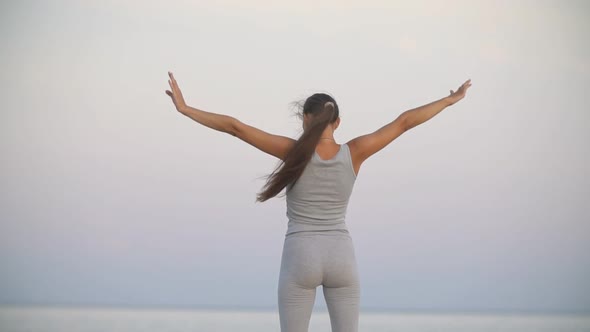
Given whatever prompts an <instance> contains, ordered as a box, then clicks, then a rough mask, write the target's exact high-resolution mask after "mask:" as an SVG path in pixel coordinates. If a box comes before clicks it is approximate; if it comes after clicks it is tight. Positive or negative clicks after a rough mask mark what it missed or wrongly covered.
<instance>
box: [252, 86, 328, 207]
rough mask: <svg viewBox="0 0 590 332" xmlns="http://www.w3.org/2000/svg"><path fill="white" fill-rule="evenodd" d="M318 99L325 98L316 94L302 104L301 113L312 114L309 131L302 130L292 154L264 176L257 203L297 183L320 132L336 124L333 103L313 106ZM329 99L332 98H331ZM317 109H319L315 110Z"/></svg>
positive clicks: (290, 152)
mask: <svg viewBox="0 0 590 332" xmlns="http://www.w3.org/2000/svg"><path fill="white" fill-rule="evenodd" d="M318 96H326V95H324V94H315V95H313V96H312V97H310V98H308V100H307V101H306V102H305V105H304V108H303V113H304V114H308V113H312V114H314V115H313V116H312V118H311V122H310V124H309V126H308V128H306V130H304V132H303V134H301V136H300V137H299V139H298V140H297V141H296V142H295V145H294V146H293V148H292V149H291V151H289V152H288V153H287V155H286V157H285V160H284V161H283V162H282V163H280V164H279V165H278V166H277V168H276V169H275V170H274V171H273V172H272V173H271V174H270V175H268V176H267V182H266V184H265V185H264V187H263V188H262V192H260V193H259V194H258V195H257V199H256V201H257V202H264V201H266V200H268V199H270V198H272V197H275V196H276V195H278V194H279V193H280V192H281V191H282V190H283V189H284V188H285V187H287V185H289V184H290V183H293V184H295V183H296V182H297V180H298V179H299V177H300V176H301V174H303V171H304V170H305V166H307V163H308V162H309V161H310V160H311V157H312V156H313V153H314V152H315V148H316V146H317V144H318V142H319V141H320V137H321V136H322V133H323V132H324V130H325V129H326V127H328V124H330V123H332V122H334V121H336V119H337V118H338V113H339V112H338V109H337V106H336V104H335V102H333V101H326V102H324V103H323V104H320V105H321V106H319V107H314V105H313V104H315V103H317V101H316V100H314V99H313V98H318ZM322 99H324V98H322ZM330 99H332V98H331V97H330ZM332 100H333V99H332ZM310 105H311V106H310ZM314 108H315V110H314ZM318 108H319V110H317V109H318ZM314 111H315V112H314Z"/></svg>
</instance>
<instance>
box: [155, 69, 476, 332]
mask: <svg viewBox="0 0 590 332" xmlns="http://www.w3.org/2000/svg"><path fill="white" fill-rule="evenodd" d="M168 75H169V76H170V80H168V83H169V84H170V88H171V90H166V94H167V95H168V96H170V97H171V98H172V101H173V103H174V106H175V107H176V109H177V110H178V111H179V112H180V113H182V114H184V115H186V116H188V117H190V118H192V119H193V120H195V121H197V122H198V123H200V124H202V125H204V126H207V127H209V128H212V129H215V130H218V131H222V132H225V133H228V134H231V135H233V136H236V137H238V138H239V139H241V140H243V141H245V142H247V143H249V144H251V145H253V146H255V147H256V148H258V149H260V150H261V151H264V152H266V153H268V154H271V155H273V156H275V157H277V158H279V159H280V160H281V161H282V162H281V164H280V165H279V167H277V169H275V171H274V172H272V174H271V175H269V177H268V181H267V183H266V185H265V186H264V187H263V190H262V192H261V193H259V194H258V198H257V201H260V202H264V201H266V200H268V199H270V198H272V197H275V196H276V195H278V194H279V193H280V192H281V191H282V190H283V189H286V195H287V217H288V219H289V222H288V225H287V233H286V234H285V242H284V246H283V254H282V258H281V269H280V276H279V287H278V304H279V316H280V325H281V331H282V332H301V331H307V330H308V326H309V321H310V318H311V312H312V309H313V304H314V300H315V296H316V288H317V287H318V286H319V285H322V289H323V292H324V297H325V299H326V304H327V306H328V312H329V315H330V321H331V324H332V331H333V332H348V331H350V332H356V331H358V317H359V302H360V288H359V279H358V274H357V266H356V258H355V254H354V247H353V243H352V239H351V237H350V235H349V233H348V230H347V227H346V223H345V214H346V207H347V205H348V199H349V197H350V194H351V192H352V188H353V185H354V182H355V180H356V176H357V174H358V172H359V170H360V167H361V164H362V163H363V162H364V161H365V160H367V158H369V157H370V156H372V155H373V154H375V153H376V152H378V151H379V150H381V149H383V148H384V147H385V146H386V145H388V144H389V143H391V142H392V141H393V140H394V139H396V138H397V137H399V136H400V135H401V134H403V133H404V132H406V131H407V130H409V129H411V128H413V127H415V126H417V125H419V124H421V123H423V122H425V121H427V120H429V119H431V118H432V117H434V116H435V115H436V114H438V113H439V112H440V111H442V110H443V109H445V108H446V107H447V106H450V105H453V104H454V103H456V102H457V101H459V100H461V99H462V98H463V97H464V96H465V93H466V91H467V89H468V88H469V87H470V86H471V80H467V81H466V82H465V83H463V84H462V85H461V86H460V87H459V89H457V91H456V92H454V91H453V90H451V93H450V95H448V96H446V97H444V98H441V99H439V100H437V101H434V102H432V103H429V104H426V105H424V106H421V107H418V108H414V109H411V110H408V111H405V112H403V113H402V114H401V115H399V116H398V117H397V118H396V119H395V120H393V121H392V122H391V123H389V124H387V125H385V126H383V127H382V128H380V129H378V130H376V131H375V132H373V133H370V134H367V135H363V136H359V137H357V138H354V139H352V140H350V141H348V142H347V143H345V144H337V143H336V141H335V140H334V131H335V130H336V129H337V128H338V125H339V124H340V117H339V113H340V111H339V108H338V104H336V101H335V100H334V99H333V98H332V97H331V96H329V95H327V94H322V93H316V94H314V95H312V96H310V97H309V98H307V100H306V101H305V103H304V104H303V107H302V110H301V114H300V115H301V118H302V119H303V129H304V130H303V134H302V135H301V137H299V138H298V139H297V140H294V139H291V138H288V137H284V136H279V135H272V134H269V133H266V132H264V131H262V130H260V129H257V128H254V127H252V126H249V125H247V124H245V123H242V122H241V121H239V120H237V119H235V118H233V117H231V116H227V115H222V114H215V113H210V112H205V111H202V110H199V109H196V108H193V107H190V106H187V105H186V104H185V102H184V99H183V97H182V93H181V91H180V89H179V87H178V83H177V82H176V80H175V79H174V76H173V74H172V73H171V72H168Z"/></svg>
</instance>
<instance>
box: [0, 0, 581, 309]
mask: <svg viewBox="0 0 590 332" xmlns="http://www.w3.org/2000/svg"><path fill="white" fill-rule="evenodd" d="M212 3H213V2H212V1H175V2H166V3H164V2H154V1H149V2H145V1H132V0H126V1H119V0H116V1H115V0H111V1H101V2H95V3H91V2H89V1H51V2H46V1H18V2H3V3H2V4H0V38H1V42H2V45H3V47H2V50H1V51H0V60H1V62H0V63H1V65H2V75H0V84H1V87H2V88H1V89H0V106H1V109H2V112H1V118H0V137H1V140H0V149H1V150H0V152H1V153H2V163H1V166H0V167H1V168H0V170H1V172H0V181H1V184H2V185H1V186H0V268H1V271H0V304H2V303H3V304H66V305H67V304H83V305H115V306H195V307H244V308H246V307H248V308H276V297H277V295H276V291H277V285H278V276H279V268H280V258H281V250H282V245H283V240H284V233H285V231H286V227H287V218H286V215H285V199H284V197H281V198H274V199H272V200H270V201H268V202H266V203H262V204H260V203H254V201H255V197H256V193H257V192H259V191H260V189H261V187H262V186H263V185H264V181H263V176H265V175H267V174H268V173H270V172H271V171H272V170H273V169H274V167H275V166H276V164H277V162H278V159H276V158H274V157H272V156H270V155H265V154H264V153H263V152H260V151H258V150H257V149H255V148H254V147H252V146H249V145H247V144H246V143H244V142H242V141H240V140H239V139H237V138H235V137H232V136H230V135H227V134H223V133H219V132H215V131H213V130H211V129H208V128H205V127H203V126H201V125H199V124H198V123H196V122H194V121H192V120H191V119H189V118H187V117H185V116H183V115H180V114H179V113H178V112H176V110H175V109H174V107H173V104H172V102H171V101H170V98H169V97H168V96H166V95H165V93H164V90H166V89H168V88H169V87H168V83H167V79H168V76H167V71H168V70H171V71H172V72H174V73H175V77H176V79H177V80H178V83H179V85H180V88H181V89H182V91H183V94H184V96H185V99H186V101H187V103H188V104H189V105H191V106H193V107H197V108H201V109H204V110H207V111H210V112H215V113H222V114H227V115H231V116H234V117H236V118H238V119H240V120H241V121H243V122H245V123H248V124H250V125H253V126H256V127H259V128H261V129H263V130H266V131H268V132H271V133H274V134H282V135H285V136H289V137H293V138H296V137H298V135H299V134H300V133H301V124H300V123H299V120H298V119H297V118H296V117H294V116H293V113H292V110H290V109H289V103H290V102H292V101H294V100H298V99H303V98H306V97H307V96H309V95H311V94H312V93H314V92H327V93H330V94H331V95H332V96H334V97H335V99H336V101H337V102H338V104H339V107H340V111H341V118H342V122H341V124H340V127H339V128H338V130H337V131H336V133H335V137H336V139H337V141H339V143H345V142H346V141H348V140H350V139H352V138H354V137H356V136H359V135H364V134H366V133H369V132H372V131H374V130H376V129H378V128H380V127H381V126H383V125H385V124H386V123H388V122H390V121H392V120H394V119H395V118H396V117H397V116H398V115H399V114H400V113H401V112H403V111H405V110H407V109H410V108H413V107H417V106H420V105H423V104H426V103H429V102H431V101H433V100H436V99H439V98H442V97H444V96H445V95H447V94H448V93H449V90H450V89H456V88H457V87H458V86H459V85H460V84H461V83H463V82H464V81H465V80H466V79H468V78H471V79H472V83H473V86H472V87H471V88H470V90H469V93H468V96H467V97H466V98H465V99H464V100H463V101H461V102H460V103H458V104H456V105H454V106H452V107H450V108H448V109H446V110H444V111H443V112H442V113H441V114H439V115H438V116H437V117H435V118H434V119H432V120H431V121H429V122H427V123H425V124H423V125H421V126H419V127H416V128H414V129H413V130H411V131H410V132H407V133H405V134H404V135H402V136H401V137H400V138H399V139H397V140H395V141H394V142H393V143H391V144H390V145H389V146H388V147H386V148H385V149H383V150H381V151H380V152H379V153H377V154H376V155H374V156H373V157H371V158H370V159H369V160H368V161H367V162H365V163H364V164H363V166H362V168H361V170H360V173H359V176H358V178H357V180H356V184H355V188H354V191H353V194H352V197H351V199H350V204H349V207H348V214H347V217H346V218H347V224H348V227H349V230H350V233H351V235H352V237H353V241H354V245H355V250H356V255H357V261H358V266H359V274H360V278H361V307H362V309H364V310H369V309H394V310H444V311H457V310H460V311H470V310H474V311H485V310H502V311H519V310H525V311H584V312H590V282H589V280H590V255H589V253H590V204H588V203H589V198H590V171H589V170H590V157H589V153H588V152H589V142H590V134H589V132H590V131H589V129H590V128H589V123H590V114H589V113H590V109H589V107H588V105H589V103H590V100H589V93H588V92H589V91H590V44H589V43H588V40H590V19H589V18H590V5H588V3H587V2H584V1H569V2H559V1H518V2H515V1H488V2H485V1H476V2H473V1H445V2H444V4H443V1H434V2H415V1H413V2H411V4H410V2H409V1H405V2H392V1H373V0H364V1H358V2H346V1H323V2H321V3H316V2H315V1H309V0H306V1H296V2H295V1H292V2H290V4H284V3H283V2H276V1H248V2H244V1H237V0H234V1H215V4H212ZM316 307H317V308H325V301H324V299H323V295H322V292H321V288H318V289H317V298H316Z"/></svg>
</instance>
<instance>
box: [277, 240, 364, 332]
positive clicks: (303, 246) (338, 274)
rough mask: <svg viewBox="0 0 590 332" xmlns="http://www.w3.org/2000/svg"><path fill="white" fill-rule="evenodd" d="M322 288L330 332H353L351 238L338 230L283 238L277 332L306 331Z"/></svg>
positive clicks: (355, 286) (355, 295)
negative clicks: (318, 289) (318, 288)
mask: <svg viewBox="0 0 590 332" xmlns="http://www.w3.org/2000/svg"><path fill="white" fill-rule="evenodd" d="M319 285H323V287H322V289H323V291H324V298H325V299H326V304H327V306H328V312H329V315H330V322H331V325H332V332H357V331H358V319H359V304H360V285H359V276H358V272H357V265H356V257H355V253H354V246H353V243H352V238H351V237H350V235H348V233H344V232H342V231H316V232H298V233H292V234H289V235H287V236H286V237H285V243H284V245H283V255H282V258H281V272H280V276H279V287H278V300H279V316H280V322H281V332H307V331H308V327H309V321H310V318H311V313H312V310H313V305H314V301H315V297H316V287H318V286H319Z"/></svg>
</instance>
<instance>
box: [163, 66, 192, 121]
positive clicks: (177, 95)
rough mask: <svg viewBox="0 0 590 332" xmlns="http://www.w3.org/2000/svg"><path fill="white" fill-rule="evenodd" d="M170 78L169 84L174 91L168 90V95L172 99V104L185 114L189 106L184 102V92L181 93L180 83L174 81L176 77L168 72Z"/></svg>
mask: <svg viewBox="0 0 590 332" xmlns="http://www.w3.org/2000/svg"><path fill="white" fill-rule="evenodd" d="M168 76H170V79H169V80H168V84H170V89H172V91H170V90H166V94H167V95H168V96H170V98H172V102H173V103H174V106H175V107H176V110H177V111H179V112H180V113H183V112H184V111H185V110H186V108H187V106H186V103H185V102H184V97H182V92H181V91H180V88H179V87H178V83H177V82H176V79H174V75H172V72H168Z"/></svg>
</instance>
